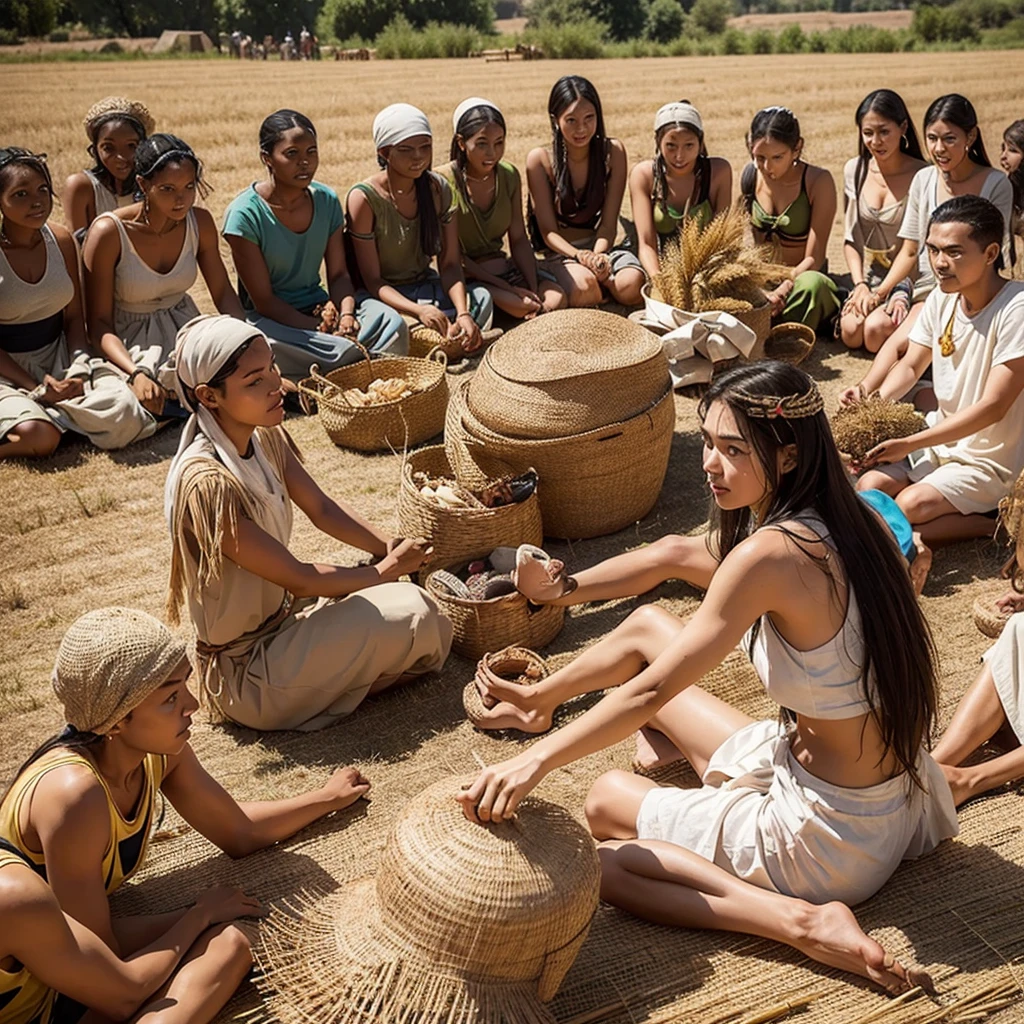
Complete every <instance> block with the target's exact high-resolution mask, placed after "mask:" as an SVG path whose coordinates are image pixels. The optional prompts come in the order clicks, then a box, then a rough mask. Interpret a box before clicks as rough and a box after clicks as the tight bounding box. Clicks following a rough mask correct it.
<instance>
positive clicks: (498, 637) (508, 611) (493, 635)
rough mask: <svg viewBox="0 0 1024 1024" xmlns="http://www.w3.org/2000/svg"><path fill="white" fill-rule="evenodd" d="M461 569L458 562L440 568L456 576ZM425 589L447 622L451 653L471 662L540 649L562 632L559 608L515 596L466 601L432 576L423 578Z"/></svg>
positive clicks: (562, 619) (560, 607) (562, 607)
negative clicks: (516, 650)
mask: <svg viewBox="0 0 1024 1024" xmlns="http://www.w3.org/2000/svg"><path fill="white" fill-rule="evenodd" d="M465 567H466V563H465V562H462V563H458V564H455V565H449V566H444V567H443V568H447V569H449V570H450V571H451V572H455V573H457V572H460V571H461V570H463V569H465ZM439 568H441V567H439ZM426 589H427V592H428V593H429V594H430V596H431V597H432V598H433V599H434V600H435V601H436V602H437V604H438V607H439V608H440V609H441V612H442V614H443V615H446V616H447V617H448V618H449V619H450V620H451V624H452V627H453V631H454V637H453V639H452V648H453V650H454V651H455V653H456V654H461V655H462V657H464V658H469V659H470V660H471V661H476V660H478V659H479V658H482V657H483V656H484V655H485V654H486V653H487V652H488V651H497V650H500V649H501V648H503V647H512V646H516V647H529V648H537V647H544V646H546V645H547V644H549V643H551V641H552V640H554V639H555V637H556V636H558V634H559V633H561V632H562V625H563V624H564V621H565V608H564V606H562V605H551V604H544V605H540V606H536V605H531V604H530V603H529V602H528V601H527V600H526V598H525V597H523V595H522V594H519V593H516V594H506V595H505V596H503V597H492V598H491V599H490V600H489V601H468V600H466V599H465V598H461V597H455V595H454V594H451V593H450V592H449V591H448V589H447V588H446V587H443V586H441V585H440V584H439V583H436V582H435V581H434V573H431V574H430V575H429V576H427V580H426Z"/></svg>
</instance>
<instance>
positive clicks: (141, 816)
mask: <svg viewBox="0 0 1024 1024" xmlns="http://www.w3.org/2000/svg"><path fill="white" fill-rule="evenodd" d="M72 764H76V765H77V764H80V765H85V767H87V768H88V769H89V770H90V771H91V772H92V773H93V774H94V775H95V776H96V778H97V779H98V780H99V783H100V785H101V786H102V787H103V792H104V793H106V796H107V808H108V810H109V812H110V838H109V839H108V841H107V848H106V850H104V852H103V886H104V888H105V889H106V892H107V895H108V896H109V895H110V894H111V893H112V892H113V891H114V890H115V889H117V888H118V886H120V885H121V883H122V882H125V881H127V880H128V879H129V878H131V876H132V875H133V874H135V872H136V871H138V869H139V868H140V867H141V866H142V862H143V860H144V859H145V856H146V849H147V847H148V846H149V836H150V832H151V831H152V828H153V821H154V817H155V813H156V797H157V793H159V791H160V783H161V782H163V778H164V772H165V771H166V768H167V758H166V757H164V756H163V755H162V754H147V755H146V759H145V761H143V762H142V772H143V781H142V792H141V793H140V794H139V799H138V802H137V803H136V805H135V807H134V809H133V811H132V813H131V815H130V816H129V817H127V818H126V817H125V816H124V815H122V814H121V812H120V811H119V810H118V807H117V804H116V803H114V799H113V797H112V796H111V794H110V789H109V788H108V786H107V783H106V781H105V780H104V778H103V776H102V775H101V774H100V773H99V771H98V770H97V768H96V766H95V765H94V764H93V763H92V761H90V760H89V758H87V757H86V756H85V755H84V754H79V753H76V752H74V751H71V750H59V751H56V752H55V753H54V754H53V755H50V754H47V755H44V756H43V757H41V758H40V759H39V760H38V761H36V762H35V763H34V764H31V765H29V766H28V768H26V769H25V771H24V772H22V774H21V775H19V776H18V778H17V779H16V780H15V782H14V785H13V786H11V789H10V792H9V793H8V794H7V797H6V798H5V799H4V802H3V803H2V804H0V838H2V839H6V840H7V842H8V843H10V844H11V845H12V846H14V847H15V848H16V849H17V850H19V851H20V852H21V853H23V854H24V855H25V857H26V859H27V860H28V861H29V863H31V865H32V866H33V868H35V870H36V871H37V872H38V873H39V874H40V875H41V876H42V877H43V878H44V879H45V878H46V862H45V858H44V857H43V854H42V852H40V851H36V850H30V849H29V848H28V845H27V844H26V842H25V840H24V838H23V837H22V834H21V828H20V825H19V821H20V819H21V809H22V807H23V806H24V805H25V802H26V801H27V800H31V798H32V794H33V792H34V791H35V788H36V785H37V784H38V782H39V780H40V779H41V778H42V777H43V776H44V775H45V774H46V773H47V772H52V771H54V770H55V769H57V768H63V767H64V766H66V765H72ZM4 1024H6V1021H4Z"/></svg>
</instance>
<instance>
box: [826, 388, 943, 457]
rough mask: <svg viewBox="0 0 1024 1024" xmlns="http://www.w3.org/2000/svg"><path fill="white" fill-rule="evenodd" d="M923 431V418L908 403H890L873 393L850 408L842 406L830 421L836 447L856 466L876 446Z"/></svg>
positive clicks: (849, 406)
mask: <svg viewBox="0 0 1024 1024" xmlns="http://www.w3.org/2000/svg"><path fill="white" fill-rule="evenodd" d="M924 427H925V420H924V417H923V416H922V415H921V414H920V413H919V412H918V411H917V410H916V409H915V408H914V407H913V405H911V404H910V403H909V402H893V401H891V400H890V399H888V398H882V396H881V395H879V394H878V392H877V391H876V392H875V393H874V394H872V395H869V396H868V397H867V398H865V399H864V400H863V401H860V402H857V403H856V404H854V405H844V406H843V407H842V408H840V409H839V411H838V412H837V413H836V414H835V415H834V416H833V417H832V437H833V438H834V439H835V442H836V447H837V448H838V449H839V450H840V451H841V452H842V453H843V454H844V455H849V456H850V458H851V459H853V461H854V462H860V461H861V460H862V459H863V458H864V456H865V455H867V453H868V452H869V451H871V449H872V448H874V447H875V445H877V444H881V443H882V442H883V441H890V440H893V439H895V438H899V437H909V436H910V435H911V434H916V433H917V432H918V431H919V430H923V429H924Z"/></svg>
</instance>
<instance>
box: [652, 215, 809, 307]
mask: <svg viewBox="0 0 1024 1024" xmlns="http://www.w3.org/2000/svg"><path fill="white" fill-rule="evenodd" d="M746 233H747V217H746V215H745V214H744V213H743V211H742V210H740V209H730V210H728V211H725V212H723V213H720V214H719V215H718V216H717V217H715V219H714V220H713V221H711V223H710V224H708V226H707V227H705V228H704V229H701V227H700V224H699V222H698V221H697V219H696V218H693V217H691V218H688V219H687V220H686V221H685V222H684V224H683V227H682V229H681V230H680V232H679V237H678V239H676V240H673V241H671V242H669V243H668V245H667V246H666V247H665V251H664V252H663V253H662V256H661V273H659V274H657V275H655V278H654V284H655V287H656V288H657V290H658V292H659V293H660V296H661V298H662V299H664V301H665V302H668V303H669V304H670V305H673V306H676V307H678V308H679V309H685V310H689V311H691V312H694V313H701V312H703V311H705V310H710V309H716V310H721V311H722V312H724V313H742V312H746V311H748V310H750V309H753V308H754V307H755V306H760V305H762V304H763V303H764V301H765V297H764V289H765V287H766V286H767V285H769V284H771V283H772V282H776V281H779V280H780V279H781V278H783V277H787V276H788V275H789V271H790V268H789V267H783V266H779V265H777V264H775V263H773V262H772V256H773V249H772V246H770V245H750V244H749V243H748V242H747V238H746Z"/></svg>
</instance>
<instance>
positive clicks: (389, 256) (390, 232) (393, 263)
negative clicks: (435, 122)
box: [346, 171, 453, 285]
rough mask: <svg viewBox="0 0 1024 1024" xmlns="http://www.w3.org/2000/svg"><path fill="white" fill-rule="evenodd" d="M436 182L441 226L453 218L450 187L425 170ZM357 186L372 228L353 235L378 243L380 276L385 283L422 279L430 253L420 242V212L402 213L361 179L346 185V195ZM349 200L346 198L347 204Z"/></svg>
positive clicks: (438, 177)
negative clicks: (367, 208)
mask: <svg viewBox="0 0 1024 1024" xmlns="http://www.w3.org/2000/svg"><path fill="white" fill-rule="evenodd" d="M427 173H428V174H429V175H430V176H431V178H432V179H433V183H434V185H435V186H436V187H435V189H434V195H435V198H436V200H437V214H438V217H439V218H440V220H441V224H442V226H443V225H445V224H448V223H449V222H450V221H451V219H452V213H453V210H452V190H451V188H450V186H449V185H448V182H447V181H446V180H445V179H444V178H443V177H442V176H441V175H440V174H437V173H435V172H434V171H428V172H427ZM355 189H359V191H360V192H362V193H363V195H365V196H366V198H367V201H368V202H369V204H370V209H371V210H373V231H372V232H371V233H370V234H367V235H363V234H360V233H359V232H358V231H353V230H352V228H351V224H350V225H349V234H350V235H351V236H352V237H353V238H361V239H364V240H366V241H373V242H375V243H376V245H377V259H378V261H379V262H380V276H381V280H382V281H384V282H385V283H386V284H395V285H399V284H412V283H414V282H415V281H419V280H421V279H422V278H423V277H424V276H425V275H426V273H427V271H428V270H429V269H430V260H431V257H430V256H428V255H427V254H426V253H425V252H424V251H423V246H422V245H420V217H419V213H417V214H416V216H415V217H413V218H411V219H410V218H408V217H403V216H402V215H401V214H400V213H399V212H398V209H397V208H396V207H395V204H394V203H393V202H391V200H390V199H386V198H385V197H384V196H382V195H381V194H380V193H379V192H378V191H377V190H376V188H374V187H373V185H372V184H371V183H370V182H368V181H361V182H359V183H358V184H356V185H353V186H352V188H351V189H349V193H348V194H349V195H350V196H351V195H352V192H353V191H354V190H355ZM347 205H348V200H347V198H346V206H347Z"/></svg>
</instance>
